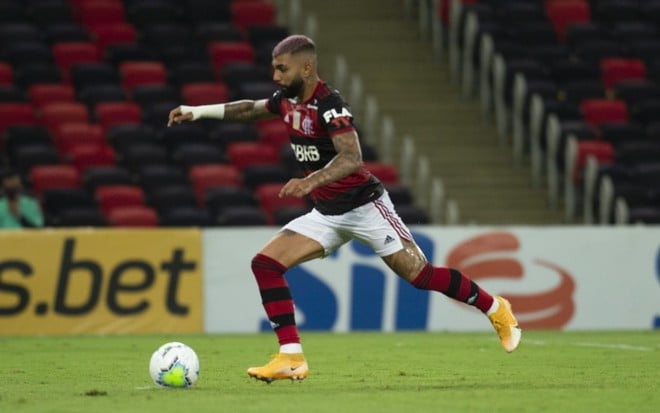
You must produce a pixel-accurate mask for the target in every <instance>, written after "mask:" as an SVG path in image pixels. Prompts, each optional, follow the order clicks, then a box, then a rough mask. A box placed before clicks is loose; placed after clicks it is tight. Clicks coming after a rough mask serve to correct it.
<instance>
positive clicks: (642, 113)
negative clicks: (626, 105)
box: [630, 99, 660, 125]
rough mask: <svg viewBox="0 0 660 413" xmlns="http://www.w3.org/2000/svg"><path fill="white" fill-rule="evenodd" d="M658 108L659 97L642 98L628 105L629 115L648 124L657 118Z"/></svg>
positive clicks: (659, 106) (659, 103)
mask: <svg viewBox="0 0 660 413" xmlns="http://www.w3.org/2000/svg"><path fill="white" fill-rule="evenodd" d="M659 110H660V99H651V100H644V101H641V102H638V103H635V104H634V105H632V106H631V107H630V117H631V118H632V119H633V120H635V121H637V122H640V123H642V124H644V125H648V124H650V123H651V122H654V121H656V120H657V119H658V113H660V112H658V111H659Z"/></svg>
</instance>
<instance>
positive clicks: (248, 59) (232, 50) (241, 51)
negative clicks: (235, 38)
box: [209, 42, 254, 78]
mask: <svg viewBox="0 0 660 413" xmlns="http://www.w3.org/2000/svg"><path fill="white" fill-rule="evenodd" d="M209 53H210V55H211V65H212V66H213V70H214V71H215V74H216V76H217V77H218V78H220V77H221V74H222V68H223V67H224V65H225V64H227V63H240V62H243V63H254V48H253V47H252V45H251V44H250V43H248V42H211V43H210V44H209Z"/></svg>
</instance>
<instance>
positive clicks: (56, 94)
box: [28, 83, 76, 108]
mask: <svg viewBox="0 0 660 413" xmlns="http://www.w3.org/2000/svg"><path fill="white" fill-rule="evenodd" d="M28 94H29V95H30V101H31V102H32V104H33V105H34V106H35V107H37V108H40V107H42V106H44V105H47V104H49V103H59V102H73V101H75V100H76V93H75V90H74V89H73V87H72V86H71V85H69V84H65V83H46V84H38V85H32V86H30V87H29V88H28Z"/></svg>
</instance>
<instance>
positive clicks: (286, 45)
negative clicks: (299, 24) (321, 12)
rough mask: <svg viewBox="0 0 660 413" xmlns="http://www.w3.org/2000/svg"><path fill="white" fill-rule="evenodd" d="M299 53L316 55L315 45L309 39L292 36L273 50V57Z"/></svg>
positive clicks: (297, 35)
mask: <svg viewBox="0 0 660 413" xmlns="http://www.w3.org/2000/svg"><path fill="white" fill-rule="evenodd" d="M301 52H309V53H313V54H316V45H315V44H314V41H313V40H312V39H310V38H309V37H307V36H303V35H302V34H294V35H291V36H289V37H287V38H285V39H283V40H282V41H280V42H279V43H278V44H277V45H276V46H275V47H274V48H273V57H277V56H280V55H283V54H287V53H289V54H292V55H294V54H297V53H301Z"/></svg>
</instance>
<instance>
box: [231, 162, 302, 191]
mask: <svg viewBox="0 0 660 413" xmlns="http://www.w3.org/2000/svg"><path fill="white" fill-rule="evenodd" d="M242 174H243V182H244V184H245V186H247V187H248V188H252V189H254V188H257V187H258V186H260V185H263V184H270V183H280V184H284V183H286V182H287V181H288V180H289V179H290V178H291V174H290V173H289V170H288V169H287V168H286V166H284V165H281V164H280V165H253V166H248V167H246V168H244V169H243V170H242Z"/></svg>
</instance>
